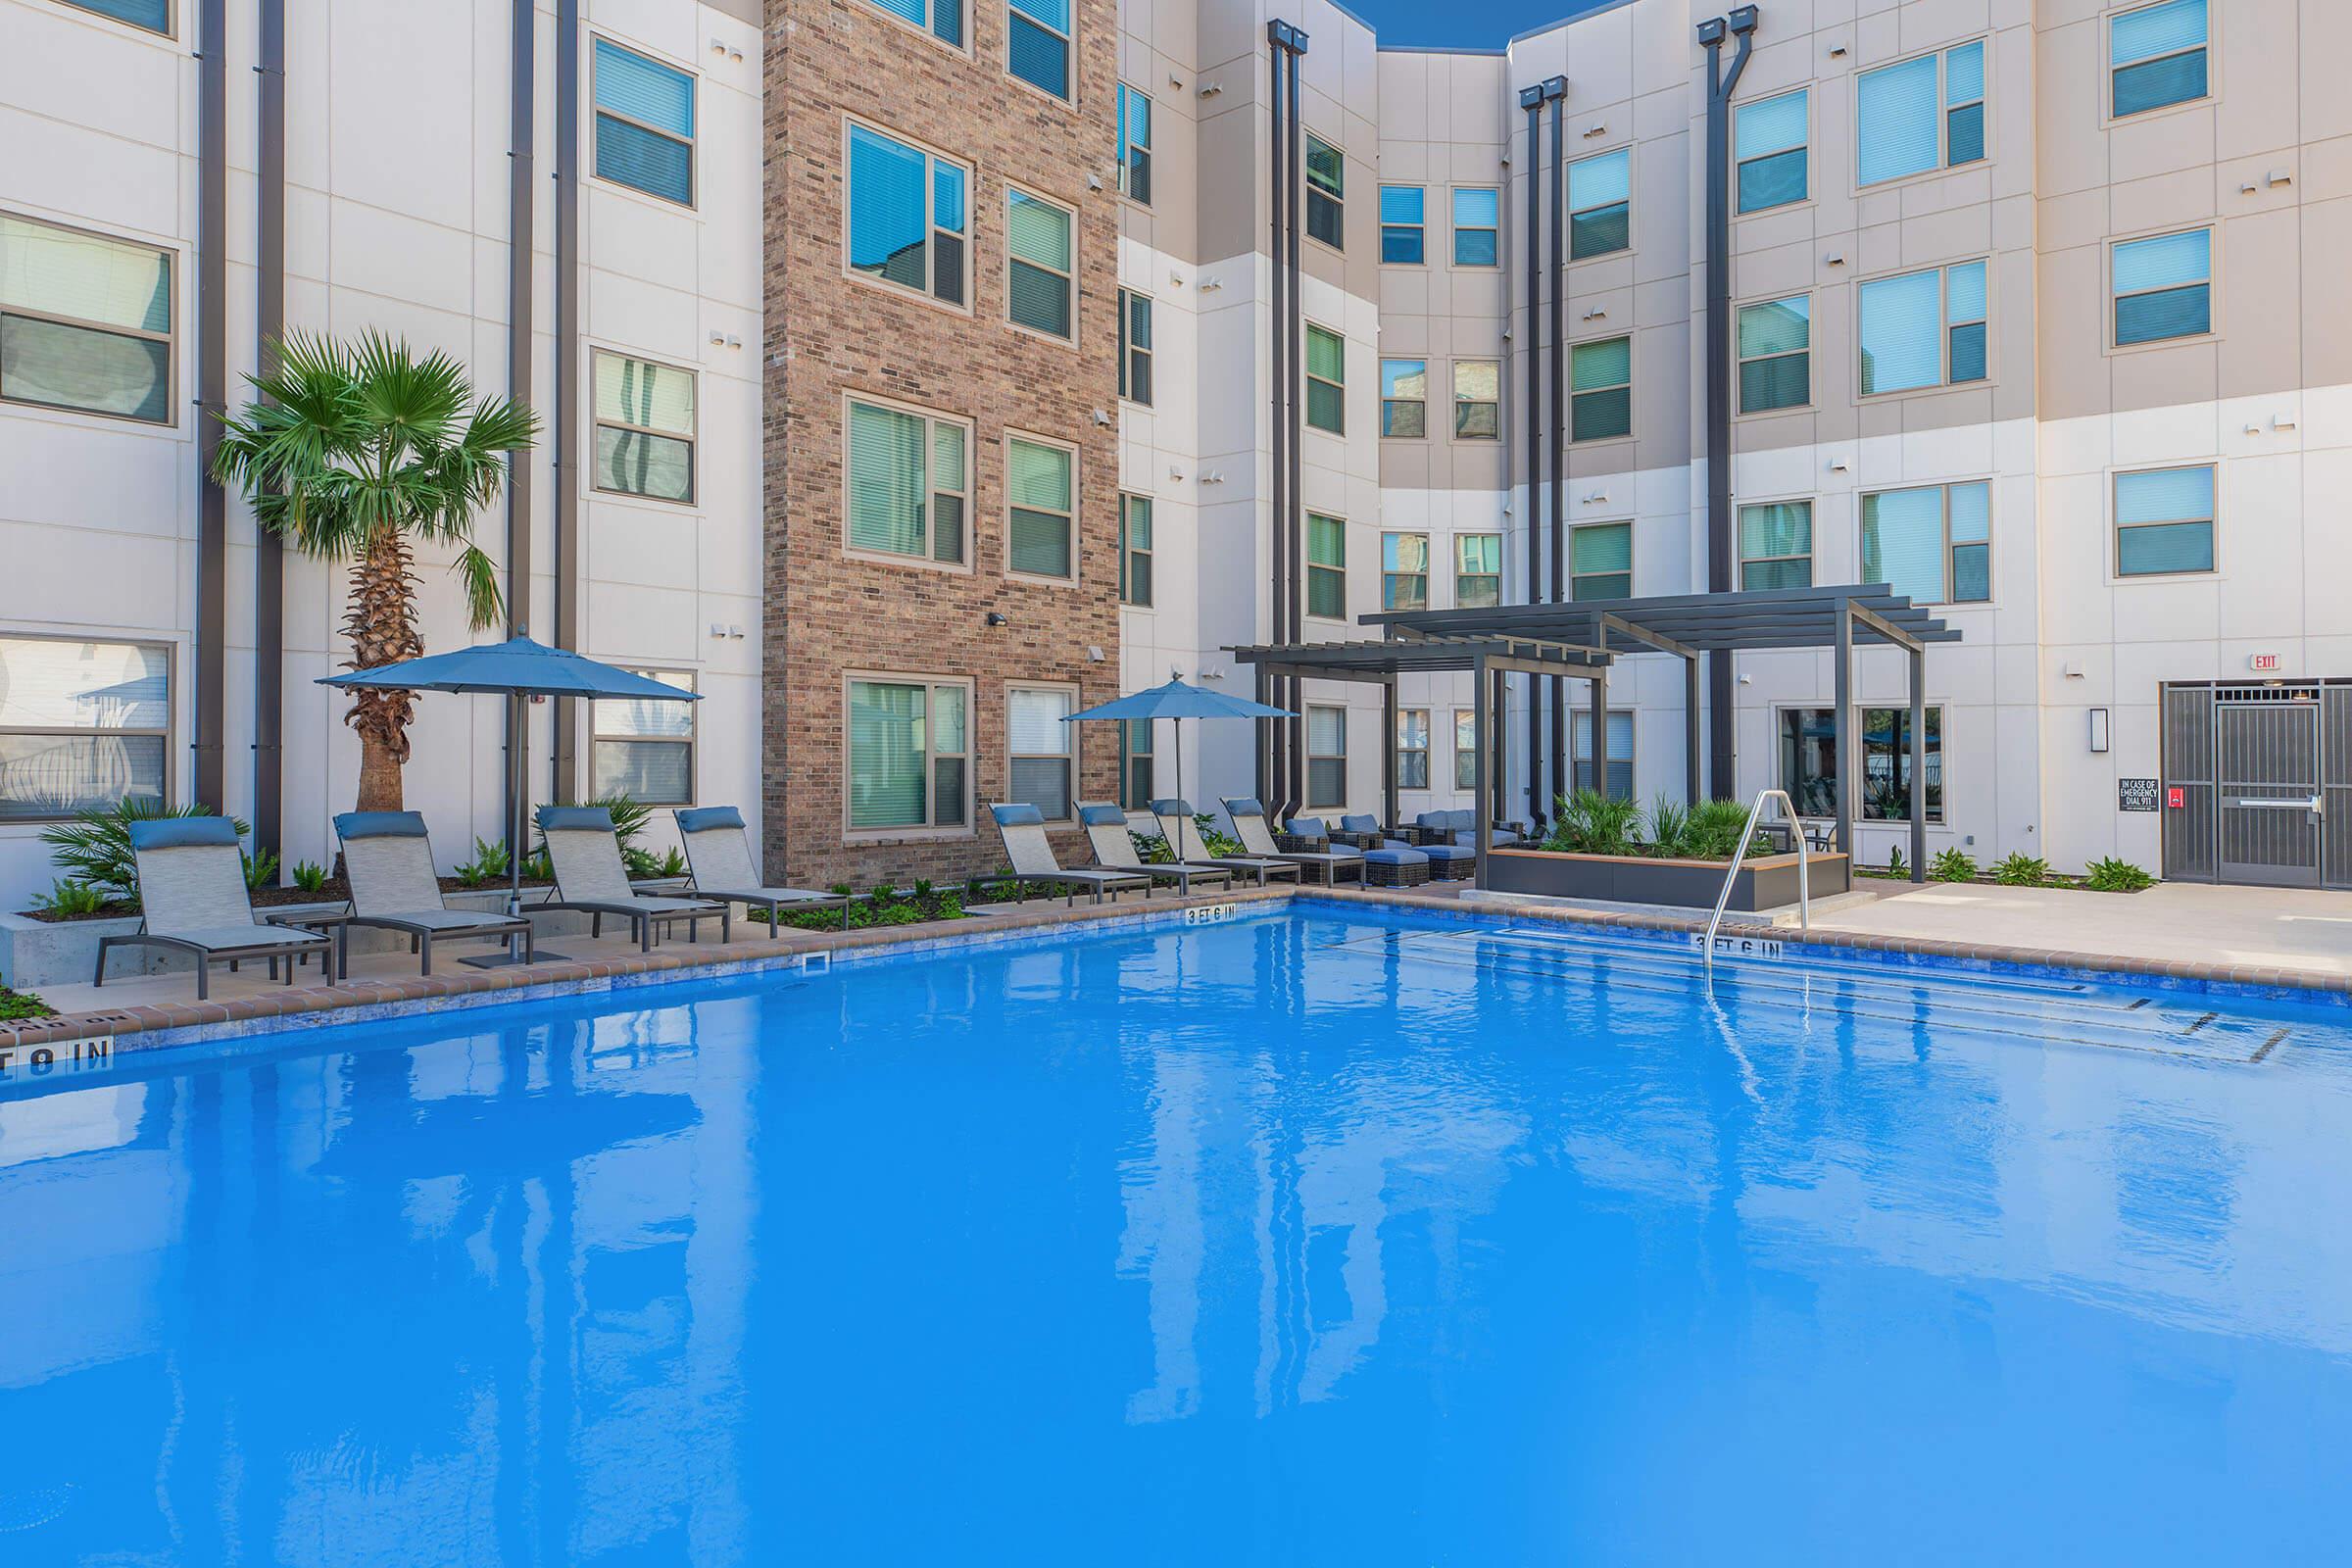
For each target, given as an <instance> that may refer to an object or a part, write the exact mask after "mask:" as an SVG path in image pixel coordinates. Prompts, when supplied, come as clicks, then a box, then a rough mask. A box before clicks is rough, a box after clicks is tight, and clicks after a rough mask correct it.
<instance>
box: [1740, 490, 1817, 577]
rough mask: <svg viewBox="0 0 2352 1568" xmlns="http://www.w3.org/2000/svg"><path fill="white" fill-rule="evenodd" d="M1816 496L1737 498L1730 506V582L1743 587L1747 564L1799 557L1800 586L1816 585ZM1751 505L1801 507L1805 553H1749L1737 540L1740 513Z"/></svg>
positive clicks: (1763, 563)
mask: <svg viewBox="0 0 2352 1568" xmlns="http://www.w3.org/2000/svg"><path fill="white" fill-rule="evenodd" d="M1819 499H1820V498H1819V497H1817V496H1809V495H1805V496H1765V497H1760V498H1758V499H1756V500H1753V501H1740V502H1738V503H1736V504H1735V505H1734V506H1733V508H1732V570H1733V574H1734V575H1733V586H1734V588H1736V589H1737V590H1739V591H1740V592H1743V593H1744V592H1746V591H1747V568H1748V567H1749V566H1751V565H1758V566H1761V565H1768V564H1772V563H1775V562H1782V561H1802V562H1803V563H1804V564H1805V582H1804V586H1806V587H1814V586H1818V584H1819V579H1820V576H1821V573H1820V571H1819V570H1818V569H1817V568H1818V567H1819V565H1820V554H1819V552H1820V542H1821V516H1820V513H1819V510H1818V508H1817V506H1816V503H1817V502H1818V501H1819ZM1751 507H1803V508H1804V509H1805V553H1804V554H1803V555H1801V556H1750V555H1749V554H1748V553H1747V550H1746V547H1745V546H1743V545H1742V544H1741V543H1740V517H1741V516H1742V515H1744V514H1745V513H1746V512H1747V511H1748V509H1749V508H1751Z"/></svg>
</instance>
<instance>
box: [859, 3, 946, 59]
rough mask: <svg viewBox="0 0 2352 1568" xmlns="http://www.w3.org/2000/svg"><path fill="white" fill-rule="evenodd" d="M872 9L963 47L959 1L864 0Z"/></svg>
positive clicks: (942, 40)
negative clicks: (886, 13)
mask: <svg viewBox="0 0 2352 1568" xmlns="http://www.w3.org/2000/svg"><path fill="white" fill-rule="evenodd" d="M868 3H869V4H871V5H872V6H873V7H874V8H875V9H876V10H879V11H886V12H888V13H890V15H892V16H894V17H897V18H900V19H901V20H902V21H906V22H910V23H912V24H914V25H916V26H918V27H921V28H922V29H923V30H924V31H926V32H928V33H930V34H931V35H932V36H933V37H935V38H937V39H938V40H939V41H940V42H941V43H950V44H954V45H955V46H956V48H958V49H960V48H962V47H963V0H868Z"/></svg>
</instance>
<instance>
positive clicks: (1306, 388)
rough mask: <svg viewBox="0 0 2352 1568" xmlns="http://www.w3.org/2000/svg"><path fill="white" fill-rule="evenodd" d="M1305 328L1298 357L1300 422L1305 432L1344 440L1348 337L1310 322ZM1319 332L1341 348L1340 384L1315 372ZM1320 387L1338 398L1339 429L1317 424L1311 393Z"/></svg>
mask: <svg viewBox="0 0 2352 1568" xmlns="http://www.w3.org/2000/svg"><path fill="white" fill-rule="evenodd" d="M1303 325H1304V327H1305V330H1304V332H1303V333H1301V334H1300V339H1299V424H1300V425H1301V426H1303V427H1304V428H1306V429H1309V430H1315V431H1319V432H1320V433H1322V434H1324V435H1336V436H1338V437H1340V438H1341V439H1343V440H1345V439H1346V438H1347V435H1348V334H1347V333H1345V332H1339V331H1334V330H1333V329H1332V328H1330V327H1328V326H1325V325H1323V324H1322V323H1321V322H1319V321H1307V322H1304V323H1303ZM1318 332H1320V333H1322V334H1323V335H1324V336H1325V337H1327V338H1331V339H1333V340H1334V341H1336V342H1337V343H1338V344H1339V345H1340V379H1338V380H1337V381H1334V380H1330V379H1328V378H1327V377H1324V376H1320V375H1317V374H1316V373H1315V372H1314V363H1315V357H1314V355H1313V353H1312V352H1311V350H1312V348H1313V346H1314V336H1315V334H1316V333H1318ZM1317 385H1322V386H1327V387H1330V388H1331V389H1332V390H1333V391H1335V392H1337V393H1338V394H1339V408H1340V422H1339V425H1338V427H1337V428H1336V429H1335V428H1334V427H1333V426H1331V425H1328V424H1317V423H1316V422H1315V419H1314V399H1313V398H1312V397H1310V396H1308V393H1309V392H1310V391H1312V390H1313V388H1314V387H1316V386H1317Z"/></svg>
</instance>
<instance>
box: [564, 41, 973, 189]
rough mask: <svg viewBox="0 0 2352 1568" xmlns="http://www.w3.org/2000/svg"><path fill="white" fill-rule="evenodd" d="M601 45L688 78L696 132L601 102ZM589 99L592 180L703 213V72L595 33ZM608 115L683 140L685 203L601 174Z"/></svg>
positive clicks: (590, 50)
mask: <svg viewBox="0 0 2352 1568" xmlns="http://www.w3.org/2000/svg"><path fill="white" fill-rule="evenodd" d="M599 44H610V45H611V46H612V47H613V48H614V49H616V50H618V51H620V53H622V54H624V55H633V56H635V57H636V58H637V59H639V60H642V61H644V62H645V63H646V64H648V65H652V66H660V67H661V68H662V70H664V71H674V72H676V73H678V74H679V75H681V76H684V77H685V78H686V80H687V84H688V88H689V92H688V99H687V101H688V103H689V104H690V105H691V106H692V111H693V115H694V129H693V130H691V131H689V132H688V133H687V134H686V135H684V136H680V135H679V134H678V133H677V132H676V131H673V130H663V129H662V127H660V126H659V125H649V124H647V123H645V122H644V121H642V120H638V119H635V118H633V117H631V116H629V115H624V114H621V113H620V112H619V111H617V110H613V109H607V108H606V107H605V106H604V105H603V104H602V103H599V102H598V101H597V96H596V75H597V73H598V72H599V71H601V70H602V69H603V62H602V59H601V51H599V49H598V48H597V45H599ZM587 96H588V103H587V109H588V158H587V165H588V177H589V178H590V179H593V180H595V181H596V182H597V183H598V184H600V185H604V186H607V187H609V188H611V189H613V190H624V191H627V192H629V193H630V194H631V195H634V196H641V197H644V198H645V199H646V200H648V201H657V202H660V203H661V204H662V206H664V207H669V208H682V209H684V210H685V211H687V212H690V213H699V212H701V211H702V202H703V141H702V125H703V77H702V73H700V72H698V71H696V70H695V69H694V68H693V67H692V66H685V65H680V64H679V63H678V62H676V61H674V60H665V59H663V58H662V56H660V55H658V54H656V53H654V52H653V51H652V50H651V49H647V48H641V47H639V46H638V45H636V44H629V43H623V42H621V41H620V39H618V38H616V37H614V36H613V34H611V33H608V32H599V31H595V30H591V31H590V32H589V33H588V95H587ZM607 115H611V116H612V117H613V119H614V120H617V121H619V122H620V123H622V124H624V125H634V126H636V127H637V128H638V129H639V130H642V131H644V132H645V133H646V134H647V135H649V136H659V137H661V138H662V140H664V141H683V142H684V143H685V144H686V199H685V200H684V201H682V202H681V201H679V200H677V199H676V198H674V197H670V196H664V195H662V193H661V192H660V191H652V190H647V189H646V188H645V187H643V186H642V185H632V184H630V183H628V182H627V181H626V180H619V179H614V178H613V177H612V176H611V175H609V174H603V173H599V172H597V166H598V164H599V162H600V160H599V157H598V136H597V122H598V121H599V120H601V119H603V118H604V117H605V116H607ZM926 172H927V171H926ZM845 176H846V166H845Z"/></svg>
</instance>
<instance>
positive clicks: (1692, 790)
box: [1683, 654, 1699, 806]
mask: <svg viewBox="0 0 2352 1568" xmlns="http://www.w3.org/2000/svg"><path fill="white" fill-rule="evenodd" d="M1698 790H1699V777H1698V656H1697V655H1696V654H1689V655H1686V656H1684V659H1683V802H1684V804H1685V805H1687V806H1696V805H1697V804H1698V802H1699V793H1698Z"/></svg>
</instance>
